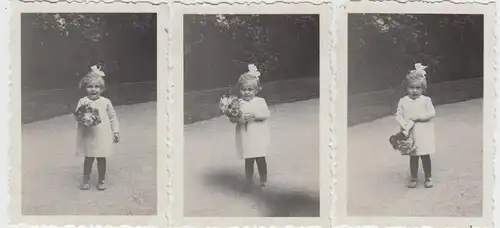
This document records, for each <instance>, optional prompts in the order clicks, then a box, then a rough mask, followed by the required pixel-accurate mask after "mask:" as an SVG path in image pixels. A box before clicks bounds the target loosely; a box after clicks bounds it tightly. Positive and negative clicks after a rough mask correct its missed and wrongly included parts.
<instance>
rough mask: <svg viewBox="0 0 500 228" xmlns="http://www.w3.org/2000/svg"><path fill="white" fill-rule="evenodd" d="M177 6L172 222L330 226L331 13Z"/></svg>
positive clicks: (302, 7)
mask: <svg viewBox="0 0 500 228" xmlns="http://www.w3.org/2000/svg"><path fill="white" fill-rule="evenodd" d="M173 9H174V11H175V15H174V19H173V21H174V25H173V29H174V34H175V35H176V36H174V42H173V44H172V47H173V49H172V52H173V57H172V60H173V61H174V62H173V66H174V68H173V71H172V73H173V75H174V78H173V79H174V83H175V85H176V86H175V92H174V94H175V95H174V100H176V101H177V102H176V105H175V108H173V109H174V110H176V112H175V116H176V118H175V119H176V120H177V121H175V123H174V124H175V128H174V130H175V131H174V134H173V135H174V137H176V138H175V140H174V141H175V145H174V147H175V148H176V149H174V151H175V152H174V159H173V161H174V165H175V170H176V173H177V174H176V175H175V176H173V179H174V185H173V186H174V188H175V192H176V193H177V194H175V195H174V196H175V198H176V201H175V202H174V205H173V208H174V210H175V211H174V212H173V213H174V217H173V220H174V224H176V225H178V224H179V225H180V224H182V225H204V226H207V225H224V226H225V225H228V226H229V225H247V224H249V222H251V223H252V224H259V225H280V224H281V225H288V224H293V225H328V221H327V216H328V212H329V208H330V201H331V199H330V197H329V196H328V192H327V191H328V188H329V184H328V183H330V178H329V176H330V175H329V173H328V171H327V170H328V169H329V167H328V165H329V161H328V151H327V148H326V147H322V145H327V142H326V140H325V139H324V137H327V136H328V135H327V134H326V133H325V131H328V125H329V124H328V121H329V120H328V119H327V118H325V117H324V115H323V114H327V113H326V110H329V109H328V107H327V106H328V104H327V103H328V100H329V93H328V90H327V89H324V88H323V86H325V85H328V83H329V80H330V77H329V74H328V70H327V68H328V67H329V66H328V63H329V62H328V54H327V53H328V52H329V48H328V42H329V41H328V39H327V34H328V23H330V22H331V18H330V16H329V13H328V10H329V8H328V5H327V4H325V5H312V4H292V5H287V4H272V5H266V7H262V6H259V5H253V6H246V5H231V6H217V7H213V8H208V9H207V8H204V7H203V6H202V5H200V6H199V7H194V6H189V7H185V6H181V5H178V6H175V5H174V6H173ZM179 33H181V34H182V35H181V36H180V35H179ZM179 101H182V102H179ZM180 120H182V121H180ZM325 170H326V171H325ZM181 173H182V175H181ZM200 218H203V219H200ZM273 218H283V220H276V219H274V220H271V219H273Z"/></svg>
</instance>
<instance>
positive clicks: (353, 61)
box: [348, 14, 483, 94]
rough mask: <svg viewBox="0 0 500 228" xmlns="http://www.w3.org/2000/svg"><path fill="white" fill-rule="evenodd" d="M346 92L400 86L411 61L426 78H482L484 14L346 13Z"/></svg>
mask: <svg viewBox="0 0 500 228" xmlns="http://www.w3.org/2000/svg"><path fill="white" fill-rule="evenodd" d="M348 53H349V54H348V55H349V56H348V62H349V63H348V72H349V73H348V75H349V88H348V89H349V94H358V93H366V92H370V91H378V90H386V89H391V88H396V87H398V86H399V85H400V84H401V82H402V80H403V79H404V77H405V75H406V74H407V72H408V71H409V70H411V69H413V65H414V64H415V63H417V62H421V63H423V64H424V65H427V66H429V68H428V70H427V72H428V82H429V83H430V84H432V83H439V82H446V81H455V80H461V79H471V78H481V77H483V16H482V15H457V14H449V15H444V14H433V15H431V14H413V15H410V14H349V16H348Z"/></svg>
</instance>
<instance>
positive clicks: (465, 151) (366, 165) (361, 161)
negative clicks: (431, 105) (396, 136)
mask: <svg viewBox="0 0 500 228" xmlns="http://www.w3.org/2000/svg"><path fill="white" fill-rule="evenodd" d="M482 108H483V106H482V100H481V99H477V100H470V101H466V102H460V103H453V104H447V105H442V106H438V107H436V111H437V117H436V118H435V124H436V137H437V138H436V141H437V145H436V147H437V152H436V153H435V154H434V155H432V156H431V159H432V168H433V170H432V173H433V181H434V183H435V187H434V188H432V189H425V188H423V186H422V183H420V186H419V188H417V189H408V188H406V187H405V184H406V182H407V180H408V178H409V159H408V157H406V156H400V155H399V154H398V153H397V152H395V151H394V150H392V147H391V146H390V144H389V143H388V137H389V136H390V135H391V134H393V133H395V132H396V131H397V130H398V129H397V128H398V126H397V124H396V121H395V120H394V117H386V118H382V119H379V120H376V121H373V122H370V123H366V124H361V125H357V126H354V127H350V128H349V129H348V177H347V178H348V179H347V180H348V189H347V192H348V200H347V201H348V202H347V213H348V215H349V216H432V217H456V216H460V217H476V216H481V215H482V197H483V196H482V191H483V189H482V170H483V168H482V166H483V162H482V157H483V155H482V120H483V118H482V113H483V112H482ZM420 165H421V163H420ZM420 170H421V171H420V173H419V175H420V176H419V177H420V179H422V176H423V172H422V169H421V166H420Z"/></svg>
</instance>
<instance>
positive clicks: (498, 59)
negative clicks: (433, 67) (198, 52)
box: [485, 3, 500, 227]
mask: <svg viewBox="0 0 500 228" xmlns="http://www.w3.org/2000/svg"><path fill="white" fill-rule="evenodd" d="M499 12H500V4H498V3H495V13H494V14H495V15H494V17H495V23H493V25H494V29H495V31H494V33H493V37H494V38H493V39H494V43H495V47H494V49H493V52H494V54H495V58H494V63H493V67H494V75H493V80H494V83H493V84H494V85H495V86H494V88H493V91H494V95H495V97H494V105H493V107H494V108H493V109H494V110H493V113H494V115H493V119H494V121H493V122H494V123H495V126H493V129H494V137H493V141H494V142H493V147H494V150H493V151H494V154H493V181H494V183H493V185H492V186H493V199H492V201H493V204H492V206H493V221H492V222H493V224H492V226H493V227H495V224H500V213H499V211H497V208H500V207H499V206H497V203H498V202H500V201H498V200H495V199H498V198H499V197H500V189H499V188H497V186H496V183H497V181H496V177H497V176H500V173H499V172H500V169H498V167H497V166H498V165H499V164H500V163H498V164H497V158H498V156H497V154H496V151H497V148H500V147H499V145H498V144H499V142H500V140H498V138H499V136H500V132H499V131H498V130H497V128H498V126H499V122H500V119H499V118H497V117H498V112H499V108H498V106H499V105H500V104H499V103H500V100H498V96H497V94H498V91H499V90H498V89H499V88H500V80H498V79H497V77H498V76H499V75H498V73H499V72H500V71H499V70H498V64H499V63H500V56H499V54H500V39H498V37H499V36H500V20H499V18H498V15H499ZM485 163H486V164H488V163H487V162H485ZM489 164H491V163H489Z"/></svg>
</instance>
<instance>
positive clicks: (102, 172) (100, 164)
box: [97, 158, 107, 191]
mask: <svg viewBox="0 0 500 228" xmlns="http://www.w3.org/2000/svg"><path fill="white" fill-rule="evenodd" d="M97 171H98V172H99V183H98V184H97V190H99V191H103V190H106V188H107V187H106V185H105V184H104V179H105V178H106V158H97Z"/></svg>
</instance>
